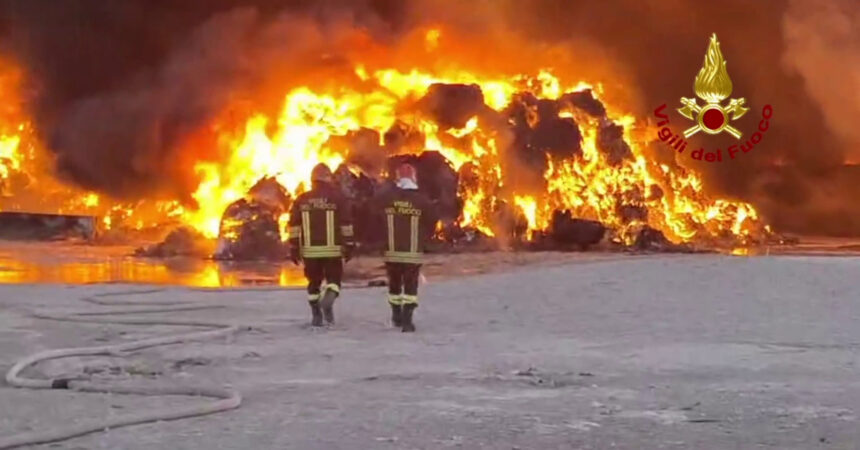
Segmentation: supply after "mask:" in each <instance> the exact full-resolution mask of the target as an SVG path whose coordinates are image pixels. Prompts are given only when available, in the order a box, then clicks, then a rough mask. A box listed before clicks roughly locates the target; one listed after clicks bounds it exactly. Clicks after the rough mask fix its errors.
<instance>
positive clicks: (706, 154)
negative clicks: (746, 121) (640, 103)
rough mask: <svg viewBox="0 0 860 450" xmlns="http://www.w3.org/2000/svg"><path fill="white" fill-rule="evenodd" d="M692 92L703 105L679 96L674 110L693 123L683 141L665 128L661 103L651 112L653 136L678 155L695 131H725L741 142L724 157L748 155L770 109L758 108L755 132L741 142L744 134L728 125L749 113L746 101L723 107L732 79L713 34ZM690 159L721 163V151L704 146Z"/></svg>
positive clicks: (735, 100) (666, 119)
mask: <svg viewBox="0 0 860 450" xmlns="http://www.w3.org/2000/svg"><path fill="white" fill-rule="evenodd" d="M693 89H694V91H695V92H696V97H699V98H700V99H702V100H703V101H704V102H705V103H704V104H701V105H700V104H699V102H698V100H696V99H695V98H686V97H681V107H680V108H678V109H677V111H678V113H680V114H681V116H683V117H684V118H686V119H688V120H691V121H693V122H694V124H693V125H692V126H690V127H689V128H687V129H686V130H684V132H683V133H682V134H683V138H682V137H681V135H678V134H675V133H673V131H672V130H671V129H670V128H669V126H668V125H669V116H668V115H666V114H665V112H664V110H665V109H666V104H665V103H664V104H662V105H660V106H659V107H657V109H655V110H654V116H656V117H657V119H658V122H657V126H658V127H662V128H660V130H659V131H658V132H657V137H658V138H659V139H660V140H661V141H663V142H664V143H665V144H666V145H668V146H669V147H670V148H673V149H675V150H677V151H678V153H684V151H685V150H686V149H687V141H685V140H684V139H685V138H689V137H690V136H693V135H694V134H696V133H699V132H703V133H706V134H720V133H723V132H725V133H728V134H730V135H732V136H734V138H735V139H737V140H739V141H741V142H739V143H738V144H733V145H730V146H729V147H728V148H726V158H728V159H734V158H735V156H738V155H739V154H744V153H748V152H749V151H750V150H752V149H753V147H755V146H756V144H758V143H759V142H761V140H762V138H763V137H764V134H765V133H767V130H768V128H769V127H770V123H769V120H770V118H771V117H772V116H773V107H772V106H771V105H765V106H764V108H762V111H761V120H760V121H759V123H758V127H757V129H756V130H755V131H754V132H753V134H752V135H750V136H749V137H748V138H747V139H746V140H745V141H744V139H742V138H743V136H744V133H743V132H742V131H741V130H739V129H737V128H735V127H734V126H733V125H732V122H733V121H735V120H737V119H740V118H741V117H742V116H743V115H744V114H746V113H747V111H749V108H747V107H746V106H745V103H746V99H744V98H743V97H741V98H732V99H729V101H728V103H727V104H726V105H723V101H724V100H725V99H726V98H728V97H729V96H730V95H731V94H732V80H731V79H730V78H729V73H728V71H726V61H725V59H723V54H722V52H720V43H719V41H717V35H716V34H713V35H711V42H710V43H709V44H708V51H707V53H705V62H704V64H703V65H702V69H701V70H699V74H698V75H696V81H695V83H694V84H693ZM690 156H691V157H692V158H693V159H698V160H705V161H707V162H715V161H717V162H722V161H723V151H722V149H720V148H718V149H716V150H705V148H704V147H701V148H699V149H697V150H693V151H692V152H691V154H690Z"/></svg>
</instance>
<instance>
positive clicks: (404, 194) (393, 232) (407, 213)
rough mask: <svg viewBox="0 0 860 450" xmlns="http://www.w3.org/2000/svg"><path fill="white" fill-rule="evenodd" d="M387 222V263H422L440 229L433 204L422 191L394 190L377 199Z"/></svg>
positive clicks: (382, 215) (385, 228)
mask: <svg viewBox="0 0 860 450" xmlns="http://www.w3.org/2000/svg"><path fill="white" fill-rule="evenodd" d="M377 208H378V213H377V214H378V215H379V216H380V217H381V218H382V220H383V222H384V230H385V252H384V253H383V256H384V259H385V261H386V262H398V263H409V264H420V263H421V255H422V254H423V253H424V247H425V245H426V244H427V241H428V240H429V239H430V238H431V237H432V236H433V232H434V231H435V229H436V214H435V211H434V208H433V204H432V203H431V202H430V200H428V199H427V197H425V196H424V195H423V194H422V193H421V192H420V191H415V190H406V189H392V190H391V191H390V192H387V193H385V194H383V195H382V196H380V198H379V199H378V200H377Z"/></svg>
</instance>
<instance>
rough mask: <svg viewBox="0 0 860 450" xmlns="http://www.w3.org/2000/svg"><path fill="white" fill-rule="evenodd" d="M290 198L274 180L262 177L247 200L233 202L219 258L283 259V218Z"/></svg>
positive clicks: (221, 237)
mask: <svg viewBox="0 0 860 450" xmlns="http://www.w3.org/2000/svg"><path fill="white" fill-rule="evenodd" d="M290 203H291V197H290V195H289V193H288V192H287V190H286V189H285V188H284V187H283V186H281V185H280V184H279V183H278V182H277V180H275V179H274V178H263V179H261V180H260V181H259V182H257V184H255V185H254V186H253V187H252V188H251V190H250V191H248V198H243V199H240V200H237V201H236V202H234V203H232V204H231V205H230V206H229V207H227V210H226V211H224V215H223V216H222V218H221V225H220V232H219V236H218V244H217V247H216V249H215V254H214V257H215V258H216V259H284V258H286V256H287V248H286V246H285V245H284V243H283V242H282V240H281V232H280V228H281V225H280V218H281V216H282V215H284V214H285V213H286V212H287V211H289V206H290Z"/></svg>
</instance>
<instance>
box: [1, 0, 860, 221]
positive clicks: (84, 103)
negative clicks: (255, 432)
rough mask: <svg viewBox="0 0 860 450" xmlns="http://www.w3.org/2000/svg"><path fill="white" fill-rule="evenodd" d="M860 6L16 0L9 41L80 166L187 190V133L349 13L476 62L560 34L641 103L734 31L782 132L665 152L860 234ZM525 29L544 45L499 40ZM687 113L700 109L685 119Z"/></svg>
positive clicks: (89, 175) (301, 65) (675, 85)
mask: <svg viewBox="0 0 860 450" xmlns="http://www.w3.org/2000/svg"><path fill="white" fill-rule="evenodd" d="M857 11H858V10H857V8H856V6H854V2H852V1H851V0H827V1H820V2H819V1H807V2H804V1H803V0H791V1H789V0H774V1H769V2H749V1H744V0H727V1H721V2H700V1H696V0H662V1H659V2H642V1H639V0H615V1H605V2H573V1H566V0H535V1H529V2H521V1H515V0H499V1H493V0H476V1H474V2H458V1H449V0H439V1H430V0H411V1H397V0H389V1H371V0H364V1H347V0H343V1H331V0H329V1H312V0H305V1H299V0H296V1H275V0H205V1H204V0H199V1H193V0H122V1H106V0H62V1H59V0H0V51H2V52H8V53H12V54H13V55H14V56H15V58H16V59H18V60H19V61H21V62H22V63H23V64H24V65H25V68H26V70H27V72H28V80H29V82H30V86H29V91H28V92H30V93H31V94H32V95H31V97H32V105H31V106H32V109H33V110H34V114H35V118H36V120H37V122H38V127H37V129H38V130H39V131H40V132H41V133H43V138H44V140H45V141H46V142H47V143H48V146H49V148H50V149H51V150H52V151H54V152H55V153H56V155H57V157H58V164H59V167H58V169H59V172H60V173H61V174H62V175H63V176H64V177H66V178H67V179H69V180H71V181H73V182H75V183H78V184H80V185H82V186H84V187H87V188H90V189H96V190H100V191H102V192H107V193H110V194H111V195H114V196H118V197H130V198H135V197H140V196H145V195H152V194H153V193H160V192H162V191H165V192H164V194H165V195H167V196H173V197H177V196H179V197H182V196H186V195H187V194H188V192H189V190H190V189H192V188H193V184H191V185H189V184H188V183H189V177H188V176H187V175H188V173H189V172H190V170H191V169H190V168H189V167H188V165H189V159H188V158H187V155H183V154H182V152H181V151H180V150H181V149H182V148H183V143H184V142H185V141H187V140H189V139H194V138H195V134H196V133H197V132H198V131H199V129H200V128H201V127H203V126H205V124H207V123H209V121H210V120H211V119H212V117H214V116H215V115H217V114H220V113H222V112H223V111H222V110H223V108H224V107H225V105H227V104H228V103H231V102H234V101H235V100H236V99H237V98H239V99H241V98H244V96H246V95H250V94H248V92H250V91H252V90H253V88H254V87H255V86H257V85H259V84H261V83H266V82H270V81H271V80H270V78H271V77H272V75H271V74H272V73H278V74H285V75H284V76H295V77H299V76H301V73H305V76H312V75H314V73H313V72H312V71H311V72H309V71H310V70H311V68H313V69H314V70H315V69H316V68H318V67H324V66H326V65H337V64H338V58H339V57H341V56H342V55H341V54H340V49H339V48H338V46H337V44H338V40H337V39H336V38H333V37H332V36H333V35H337V33H339V32H341V31H342V30H343V29H344V27H346V28H353V29H361V30H367V31H368V32H369V33H370V34H371V35H372V36H373V37H374V39H376V41H377V42H379V43H382V44H383V45H396V43H397V42H398V39H399V38H400V37H401V36H402V35H403V34H404V33H407V32H408V31H409V30H410V29H411V28H412V27H414V26H416V25H419V24H444V25H446V26H448V27H450V28H453V29H459V30H462V31H463V34H461V36H469V35H471V36H473V37H474V39H476V40H481V39H483V40H484V41H485V44H483V45H484V47H483V48H481V51H480V52H479V53H477V54H475V55H473V57H472V62H473V63H474V64H476V65H482V64H485V63H486V62H487V61H488V60H493V61H496V62H498V61H502V62H503V63H510V64H512V65H513V64H517V65H518V67H529V65H530V64H531V63H532V60H531V58H533V56H534V54H536V53H538V52H539V51H540V49H543V48H545V47H546V48H550V47H551V48H553V49H554V51H555V52H556V53H553V58H552V59H551V62H552V63H553V64H555V65H558V66H559V69H560V71H561V72H563V73H565V74H572V73H574V74H575V73H583V74H589V75H595V74H598V75H600V76H599V77H598V78H600V79H602V80H604V81H605V83H606V88H607V92H608V94H607V95H610V96H613V95H614V96H620V97H621V98H622V99H623V100H625V106H627V107H631V108H633V110H634V111H633V112H635V113H636V114H637V116H639V117H646V116H649V115H651V111H652V110H653V109H654V108H655V107H657V106H659V105H660V104H662V103H666V104H667V105H668V106H669V107H670V108H672V109H674V107H675V106H676V105H677V102H678V99H679V98H680V97H682V96H686V97H690V96H692V95H693V92H692V84H693V78H694V77H695V74H696V72H697V71H698V69H699V68H700V67H701V64H702V59H703V56H704V52H705V49H706V47H707V39H708V36H710V34H711V33H714V32H716V33H717V35H718V36H719V39H720V41H721V44H722V45H721V47H722V51H723V54H724V55H725V57H726V59H727V61H728V72H729V75H730V76H731V78H732V81H733V83H734V90H733V93H732V97H745V98H746V99H747V102H748V104H749V105H750V106H751V110H750V112H749V113H747V115H746V116H745V117H744V118H742V119H740V121H739V122H738V123H737V126H738V127H739V128H741V129H742V130H750V129H752V128H753V127H754V125H755V123H757V120H758V119H757V118H758V115H759V111H761V108H762V107H763V106H764V105H765V104H771V105H773V108H774V118H773V120H772V121H771V127H772V128H771V130H770V131H769V132H768V134H767V135H766V137H765V140H764V141H763V142H762V143H761V144H759V145H758V146H756V148H755V149H754V151H753V152H750V153H749V154H746V155H742V156H740V157H738V158H736V159H735V160H733V161H728V162H723V163H721V164H710V165H709V164H707V163H695V162H694V161H692V160H690V158H689V155H688V154H687V155H680V156H677V155H672V154H668V153H667V152H668V150H667V149H665V148H660V147H659V146H657V147H655V148H654V149H653V151H654V152H656V153H655V154H656V155H657V156H656V157H659V158H670V159H671V158H675V159H676V160H677V161H678V163H680V164H682V165H685V166H694V167H695V168H696V169H698V170H700V171H702V172H703V173H704V174H705V178H706V186H708V188H709V190H710V191H712V192H713V193H715V194H720V195H725V196H728V197H731V198H737V199H743V200H748V201H752V202H753V203H755V204H756V205H757V206H758V207H759V208H760V209H761V210H762V211H763V213H764V214H765V216H766V217H767V218H768V219H770V220H772V221H773V222H774V225H775V226H776V227H777V228H779V229H784V230H794V231H799V232H812V231H815V232H824V233H830V234H854V235H857V234H860V206H858V202H856V198H857V197H858V195H860V181H858V178H857V177H854V176H851V175H850V174H853V173H854V171H852V170H851V169H846V168H844V167H843V166H844V162H846V161H854V162H858V161H860V157H858V152H857V150H856V147H855V145H854V144H856V143H857V142H856V136H857V135H856V127H854V128H853V129H851V130H848V129H845V128H846V126H845V123H846V121H848V123H850V119H851V118H853V117H858V114H857V113H858V105H857V103H856V102H853V99H854V98H855V97H856V95H854V89H855V87H853V86H850V83H848V82H846V80H849V81H850V80H851V74H855V76H856V73H857V72H856V71H857V66H856V64H857V62H856V61H857V60H856V55H857V54H858V53H857V52H856V51H855V50H856V48H857V46H858V30H860V26H857V24H858V12H857ZM513 38H516V39H518V40H519V41H520V42H525V43H527V44H528V45H529V46H530V47H531V50H530V51H522V52H517V51H513V52H511V53H510V54H499V52H500V51H502V49H508V50H509V48H510V46H506V42H507V41H508V40H511V39H513ZM400 56H403V55H400ZM836 61H838V62H839V63H836ZM546 62H547V60H546V59H544V60H542V61H540V62H537V61H536V62H534V64H544V63H546ZM839 68H841V69H843V70H841V71H840V70H838V69H839ZM533 69H538V67H533ZM320 70H322V69H320ZM297 72H299V73H297ZM834 73H835V74H837V75H835V76H834V75H832V74H834ZM829 74H831V75H829ZM846 74H847V75H846ZM609 93H611V94H609ZM843 93H844V95H843ZM578 100H584V99H578ZM607 104H608V105H610V106H611V105H613V99H612V98H609V99H608V102H607ZM455 119H457V117H455ZM550 125H551V126H557V127H564V126H565V125H564V124H562V123H558V124H550ZM671 125H672V127H673V128H675V129H679V128H683V127H684V126H685V125H686V123H685V122H681V117H680V116H679V115H673V116H672V123H671ZM731 143H733V139H732V138H729V137H720V138H716V139H709V140H708V141H707V142H705V141H704V140H702V139H701V138H697V139H692V140H691V142H690V147H692V148H697V146H699V145H707V146H708V147H711V148H714V147H720V148H726V146H727V145H730V144H731ZM571 149H572V147H571V146H567V147H566V148H564V149H562V150H565V151H567V150H571ZM620 150H623V149H620ZM191 181H193V180H191Z"/></svg>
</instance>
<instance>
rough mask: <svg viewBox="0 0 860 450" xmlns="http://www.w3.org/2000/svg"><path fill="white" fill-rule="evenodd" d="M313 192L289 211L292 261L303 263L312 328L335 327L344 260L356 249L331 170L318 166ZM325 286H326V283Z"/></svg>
mask: <svg viewBox="0 0 860 450" xmlns="http://www.w3.org/2000/svg"><path fill="white" fill-rule="evenodd" d="M311 184H312V189H311V190H310V191H308V192H305V193H303V194H301V195H299V196H298V197H297V198H296V200H295V202H293V206H292V208H291V210H290V222H289V237H290V238H289V239H290V258H291V259H292V261H293V262H294V263H295V264H299V263H300V262H302V261H303V262H304V266H305V277H306V278H307V280H308V302H309V303H310V306H311V314H312V320H311V325H313V326H316V327H318V326H322V325H323V319H325V321H326V322H327V323H329V324H333V323H334V309H333V306H334V301H335V299H336V298H337V297H338V296H339V295H340V286H341V279H342V277H343V260H346V261H349V260H350V258H351V257H352V251H353V247H354V241H353V229H352V218H351V216H350V211H349V205H347V202H346V198H345V197H344V196H343V194H342V193H341V192H340V189H338V187H337V186H335V185H334V183H333V176H332V172H331V169H329V168H328V166H326V165H325V164H318V165H317V166H316V167H314V169H313V171H312V172H311ZM323 282H324V283H323Z"/></svg>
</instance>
